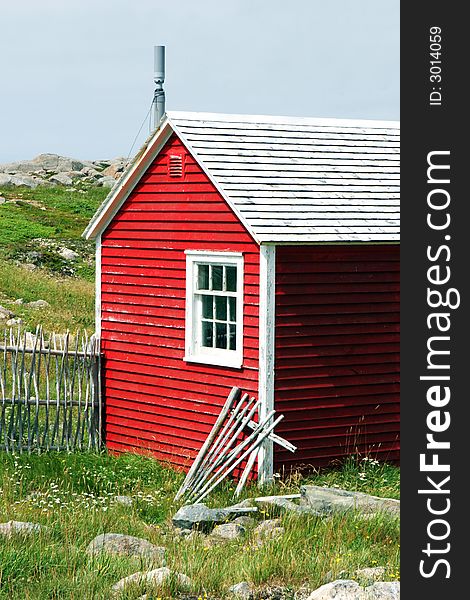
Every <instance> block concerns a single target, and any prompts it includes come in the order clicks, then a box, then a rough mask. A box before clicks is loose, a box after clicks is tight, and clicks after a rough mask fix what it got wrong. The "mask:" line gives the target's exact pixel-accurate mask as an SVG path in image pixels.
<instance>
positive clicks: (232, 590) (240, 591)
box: [228, 581, 253, 600]
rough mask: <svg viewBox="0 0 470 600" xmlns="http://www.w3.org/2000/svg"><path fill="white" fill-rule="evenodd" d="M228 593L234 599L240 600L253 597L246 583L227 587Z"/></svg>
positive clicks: (248, 599)
mask: <svg viewBox="0 0 470 600" xmlns="http://www.w3.org/2000/svg"><path fill="white" fill-rule="evenodd" d="M228 592H229V594H231V595H232V596H234V597H235V598H241V600H250V598H252V597H253V593H252V589H251V586H250V584H249V583H248V582H247V581H240V583H236V584H235V585H232V586H231V587H229V589H228Z"/></svg>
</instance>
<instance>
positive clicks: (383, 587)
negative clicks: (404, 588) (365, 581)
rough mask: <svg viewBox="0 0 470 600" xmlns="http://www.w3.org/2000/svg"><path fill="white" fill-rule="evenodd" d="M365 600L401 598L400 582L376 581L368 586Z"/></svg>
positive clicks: (394, 599)
mask: <svg viewBox="0 0 470 600" xmlns="http://www.w3.org/2000/svg"><path fill="white" fill-rule="evenodd" d="M361 600H362V599H361ZM364 600H400V582H399V581H376V582H375V583H374V584H373V585H370V586H369V587H366V589H365V593H364Z"/></svg>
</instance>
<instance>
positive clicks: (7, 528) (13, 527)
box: [0, 521, 46, 537]
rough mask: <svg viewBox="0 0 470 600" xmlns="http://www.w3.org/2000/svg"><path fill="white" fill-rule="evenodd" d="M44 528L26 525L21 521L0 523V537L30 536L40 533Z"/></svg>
mask: <svg viewBox="0 0 470 600" xmlns="http://www.w3.org/2000/svg"><path fill="white" fill-rule="evenodd" d="M45 529H46V528H45V527H44V526H43V525H39V524H38V523H28V522H23V521H8V522H7V523H0V536H4V537H11V536H12V535H14V534H16V535H31V534H35V533H40V532H41V531H44V530H45Z"/></svg>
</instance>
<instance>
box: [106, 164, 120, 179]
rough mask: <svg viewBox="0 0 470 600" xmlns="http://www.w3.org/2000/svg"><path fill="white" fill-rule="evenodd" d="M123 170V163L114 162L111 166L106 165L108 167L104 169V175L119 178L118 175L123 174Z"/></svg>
mask: <svg viewBox="0 0 470 600" xmlns="http://www.w3.org/2000/svg"><path fill="white" fill-rule="evenodd" d="M123 171H124V165H123V164H112V165H110V166H109V167H106V169H104V170H103V171H102V175H104V176H108V177H113V178H114V179H117V178H118V177H120V176H121V173H122V172H123Z"/></svg>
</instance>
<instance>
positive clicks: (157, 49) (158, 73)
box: [153, 46, 165, 129]
mask: <svg viewBox="0 0 470 600" xmlns="http://www.w3.org/2000/svg"><path fill="white" fill-rule="evenodd" d="M153 51H154V74H153V80H154V82H155V93H154V95H153V115H154V123H153V124H154V128H155V129H157V128H158V127H159V126H160V121H161V120H162V117H163V115H164V114H165V91H164V89H163V82H164V81H165V46H154V47H153Z"/></svg>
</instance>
